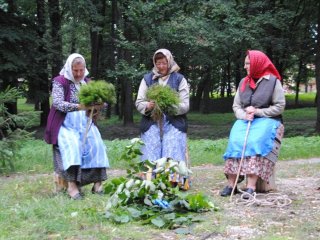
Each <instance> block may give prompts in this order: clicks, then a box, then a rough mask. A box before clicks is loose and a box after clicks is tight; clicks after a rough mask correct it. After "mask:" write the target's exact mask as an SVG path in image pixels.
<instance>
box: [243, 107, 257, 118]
mask: <svg viewBox="0 0 320 240" xmlns="http://www.w3.org/2000/svg"><path fill="white" fill-rule="evenodd" d="M256 110H257V109H256V108H255V107H253V106H249V107H247V108H246V109H245V111H246V120H248V121H252V120H253V119H254V114H255V113H256Z"/></svg>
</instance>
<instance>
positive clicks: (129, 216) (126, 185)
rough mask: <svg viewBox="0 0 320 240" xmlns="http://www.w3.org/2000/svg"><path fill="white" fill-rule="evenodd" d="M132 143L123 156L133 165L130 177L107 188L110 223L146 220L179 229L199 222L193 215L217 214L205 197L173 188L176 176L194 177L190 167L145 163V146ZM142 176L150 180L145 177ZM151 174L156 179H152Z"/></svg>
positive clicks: (144, 222)
mask: <svg viewBox="0 0 320 240" xmlns="http://www.w3.org/2000/svg"><path fill="white" fill-rule="evenodd" d="M131 143H132V144H131V145H129V146H127V147H126V148H125V151H124V153H123V155H122V159H123V160H125V161H128V163H129V168H128V169H127V176H126V177H119V178H115V179H113V180H111V181H110V182H109V183H107V184H106V185H105V187H104V189H105V192H106V193H107V194H109V195H110V198H109V200H108V202H107V207H106V217H107V218H108V219H110V220H111V221H113V222H116V223H127V222H130V221H133V220H142V223H143V224H153V225H155V226H156V227H158V228H177V227H181V226H186V225H190V224H191V223H193V222H198V221H199V218H195V217H194V216H193V215H191V214H190V213H189V212H202V211H209V210H212V209H214V210H217V208H215V207H214V205H213V203H212V202H210V201H209V200H208V199H207V197H205V196H204V195H203V194H201V193H199V194H196V195H192V194H187V193H185V192H180V190H179V185H178V186H175V187H174V186H173V185H172V182H170V176H171V175H172V174H179V176H180V177H187V176H188V175H189V174H190V173H191V172H190V171H189V170H188V169H186V167H183V166H181V167H180V166H178V164H177V162H175V161H173V160H171V161H170V160H169V159H167V158H163V159H159V160H157V161H156V162H157V164H155V163H153V162H150V161H146V162H141V161H139V160H137V157H138V156H139V155H141V152H140V145H142V144H143V142H141V140H140V139H133V140H132V142H131ZM155 167H156V168H155ZM154 168H155V169H154ZM152 169H154V170H153V171H152ZM141 173H144V174H143V176H146V177H141ZM148 174H153V175H154V176H156V177H154V178H151V177H150V178H148Z"/></svg>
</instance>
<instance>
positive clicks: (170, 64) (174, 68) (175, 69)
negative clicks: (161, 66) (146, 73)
mask: <svg viewBox="0 0 320 240" xmlns="http://www.w3.org/2000/svg"><path fill="white" fill-rule="evenodd" d="M157 53H162V54H163V55H164V56H165V57H166V59H167V61H168V67H169V71H168V74H167V75H169V74H170V73H173V72H178V71H179V70H180V67H179V66H178V64H177V63H176V62H175V61H174V60H173V56H172V54H171V52H170V51H169V50H168V49H165V48H161V49H158V50H157V51H156V52H155V53H154V55H153V69H152V72H153V73H154V76H153V77H152V79H156V78H159V77H164V76H162V75H161V74H160V73H158V69H157V67H156V62H155V60H154V58H155V56H156V54H157Z"/></svg>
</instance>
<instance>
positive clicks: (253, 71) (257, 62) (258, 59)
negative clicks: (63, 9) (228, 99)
mask: <svg viewBox="0 0 320 240" xmlns="http://www.w3.org/2000/svg"><path fill="white" fill-rule="evenodd" d="M247 56H248V57H249V59H250V72H249V74H248V75H247V76H246V77H245V79H244V81H243V84H242V86H241V91H242V92H243V91H244V89H245V88H246V85H247V84H249V86H250V87H251V88H252V89H255V88H256V82H255V81H254V79H259V78H261V77H263V76H265V75H268V74H272V75H274V76H276V77H277V79H279V80H281V76H280V74H279V72H278V70H277V69H276V67H275V66H274V65H273V63H272V62H271V61H270V59H269V58H268V57H267V55H266V54H264V53H263V52H261V51H258V50H248V51H247Z"/></svg>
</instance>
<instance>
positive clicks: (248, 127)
mask: <svg viewBox="0 0 320 240" xmlns="http://www.w3.org/2000/svg"><path fill="white" fill-rule="evenodd" d="M250 126H251V121H248V126H247V131H246V135H245V138H244V143H243V148H242V153H241V159H240V163H239V168H238V173H237V177H236V181H235V182H234V185H233V188H232V192H231V195H230V199H229V200H230V202H231V201H232V196H233V194H234V190H235V189H236V186H237V183H238V179H239V175H240V171H241V167H242V162H243V159H244V153H245V151H246V146H247V140H248V135H249V130H250Z"/></svg>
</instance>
